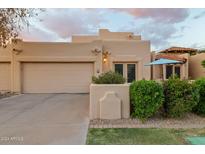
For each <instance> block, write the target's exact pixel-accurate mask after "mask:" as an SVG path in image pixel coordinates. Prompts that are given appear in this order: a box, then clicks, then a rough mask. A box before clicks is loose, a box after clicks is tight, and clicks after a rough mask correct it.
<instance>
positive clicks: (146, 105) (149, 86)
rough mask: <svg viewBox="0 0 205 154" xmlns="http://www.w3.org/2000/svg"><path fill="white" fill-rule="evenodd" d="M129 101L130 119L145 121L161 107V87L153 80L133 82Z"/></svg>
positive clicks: (162, 96) (162, 97) (162, 98)
mask: <svg viewBox="0 0 205 154" xmlns="http://www.w3.org/2000/svg"><path fill="white" fill-rule="evenodd" d="M130 99H131V105H132V113H131V115H132V117H138V118H139V119H141V120H142V121H145V120H147V119H148V118H149V117H151V116H153V115H154V114H155V113H156V112H157V111H158V109H159V108H160V107H161V106H162V103H163V100H164V95H163V87H162V85H161V84H160V83H157V82H156V81H153V80H141V81H134V82H133V83H132V84H131V85H130Z"/></svg>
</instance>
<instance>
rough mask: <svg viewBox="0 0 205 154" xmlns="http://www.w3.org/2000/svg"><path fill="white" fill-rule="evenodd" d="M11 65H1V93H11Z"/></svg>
mask: <svg viewBox="0 0 205 154" xmlns="http://www.w3.org/2000/svg"><path fill="white" fill-rule="evenodd" d="M10 81H11V68H10V63H0V91H10Z"/></svg>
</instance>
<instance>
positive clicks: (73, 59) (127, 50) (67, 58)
mask: <svg viewBox="0 0 205 154" xmlns="http://www.w3.org/2000/svg"><path fill="white" fill-rule="evenodd" d="M130 34H132V33H129V32H127V33H126V32H122V33H121V32H119V33H118V32H115V33H113V32H109V31H108V30H100V35H98V36H97V37H100V38H103V39H97V40H92V39H91V40H92V41H90V42H88V41H85V42H75V41H74V42H70V43H69V42H25V41H23V40H20V39H17V40H15V41H12V43H11V44H10V45H9V46H8V47H7V48H6V49H0V64H1V63H2V62H10V70H9V71H10V76H11V77H10V78H9V80H10V85H9V86H10V90H11V91H13V92H19V93H20V92H22V87H23V85H22V84H23V78H22V68H23V67H22V65H23V64H25V63H48V62H49V63H53V62H55V63H93V71H92V72H93V75H96V76H97V75H99V74H101V73H102V72H106V71H109V70H114V68H113V65H114V63H115V62H132V63H136V64H137V65H136V66H137V79H138V80H140V79H142V78H145V79H150V67H145V66H144V64H147V63H149V62H150V42H149V41H142V40H140V36H135V35H133V34H132V35H133V36H132V38H129V37H128V35H130ZM108 36H110V39H109V37H108ZM79 37H80V36H79ZM117 37H119V39H117ZM93 39H96V37H93ZM123 39H124V40H123ZM82 40H83V38H82ZM94 49H98V50H99V51H100V53H99V54H94V53H93V52H92V51H93V50H94ZM104 51H108V52H110V53H111V54H110V55H109V56H108V61H107V62H106V63H104V62H103V54H102V53H103V52H104ZM81 79H83V78H81ZM42 80H46V79H44V78H42ZM56 82H57V81H56Z"/></svg>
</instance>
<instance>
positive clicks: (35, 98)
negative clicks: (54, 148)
mask: <svg viewBox="0 0 205 154" xmlns="http://www.w3.org/2000/svg"><path fill="white" fill-rule="evenodd" d="M88 108H89V95H88V94H23V95H19V96H13V97H10V98H4V99H0V144H85V141H86V135H87V129H88V123H89V117H88Z"/></svg>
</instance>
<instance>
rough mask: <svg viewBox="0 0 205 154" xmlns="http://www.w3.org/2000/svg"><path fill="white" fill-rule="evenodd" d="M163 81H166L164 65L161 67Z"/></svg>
mask: <svg viewBox="0 0 205 154" xmlns="http://www.w3.org/2000/svg"><path fill="white" fill-rule="evenodd" d="M162 73H163V80H165V79H166V64H163V65H162Z"/></svg>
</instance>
